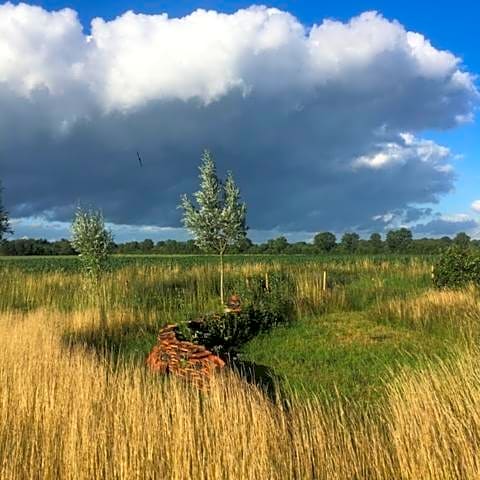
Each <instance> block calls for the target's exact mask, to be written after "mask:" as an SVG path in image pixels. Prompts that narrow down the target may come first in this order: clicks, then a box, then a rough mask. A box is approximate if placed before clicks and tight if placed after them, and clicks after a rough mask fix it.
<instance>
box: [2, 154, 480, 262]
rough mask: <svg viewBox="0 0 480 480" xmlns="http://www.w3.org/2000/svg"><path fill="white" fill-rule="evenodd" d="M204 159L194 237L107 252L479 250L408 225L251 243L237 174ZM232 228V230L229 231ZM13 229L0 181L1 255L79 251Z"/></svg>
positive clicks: (191, 220) (187, 208)
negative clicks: (416, 233) (220, 171)
mask: <svg viewBox="0 0 480 480" xmlns="http://www.w3.org/2000/svg"><path fill="white" fill-rule="evenodd" d="M202 162H203V163H202V166H201V167H200V172H201V175H200V179H201V190H200V191H199V192H197V193H196V194H195V197H196V199H197V202H199V204H200V206H201V208H200V209H197V208H196V207H195V206H194V204H193V203H192V202H191V201H190V200H189V199H188V197H186V196H184V197H182V204H181V207H182V208H183V210H184V217H183V222H184V225H185V227H186V228H187V229H188V230H189V231H190V232H191V233H193V235H194V237H195V239H192V240H187V241H178V240H161V241H158V242H156V243H155V242H154V241H153V240H152V239H149V238H147V239H145V240H143V241H140V242H139V241H130V242H125V243H118V244H117V243H115V242H114V241H113V239H112V238H110V240H109V242H110V245H109V248H108V250H109V252H110V253H113V254H159V255H161V254H164V255H172V254H189V255H192V254H202V253H208V252H210V251H211V253H220V254H221V256H223V253H224V252H225V251H226V248H227V247H228V253H231V254H388V253H397V254H437V253H440V252H442V251H444V250H445V249H447V248H448V247H450V246H452V245H457V246H459V247H462V248H468V247H477V248H480V240H472V239H471V238H470V237H469V236H468V235H467V234H466V233H465V232H460V233H458V234H456V235H455V237H454V238H451V237H448V236H444V237H441V238H420V239H414V238H413V234H412V231H411V230H409V229H407V228H399V229H396V230H390V231H389V232H387V234H386V236H385V239H382V236H381V235H380V234H379V233H372V234H371V235H370V237H369V238H368V239H362V238H361V237H360V235H359V234H358V233H355V232H347V233H344V234H343V236H342V237H341V238H340V239H337V237H336V236H335V234H334V233H332V232H320V233H317V234H316V235H315V236H314V238H313V242H305V241H303V242H294V243H290V242H289V241H288V239H287V238H286V237H285V236H279V237H277V238H274V239H270V240H267V241H266V242H264V243H253V242H252V241H251V240H250V239H249V238H248V237H247V236H246V230H247V227H246V226H245V212H246V207H245V204H242V203H241V202H240V191H239V189H238V188H237V187H236V185H235V183H234V181H233V177H232V176H231V174H229V175H228V176H227V181H226V182H225V185H224V186H223V185H222V182H221V181H220V180H219V179H218V178H217V176H216V170H215V163H214V160H213V158H212V157H211V155H210V153H209V152H208V151H205V152H204V154H203V156H202ZM222 189H225V191H223V190H222ZM220 199H221V201H220ZM222 209H223V210H222ZM237 217H238V218H237ZM212 219H214V224H212V225H210V223H211V222H212ZM226 220H228V221H226ZM102 222H103V219H102ZM202 222H203V223H202ZM235 222H236V223H238V225H236V224H235ZM102 224H103V223H102ZM217 224H218V225H217ZM233 226H235V228H233ZM232 228H233V230H232V231H231V232H230V229H232ZM210 231H214V232H215V235H214V236H213V237H212V235H207V236H206V237H205V238H203V237H204V236H205V235H203V233H204V232H210ZM202 232H203V233H202ZM11 233H13V230H12V228H11V226H10V223H9V216H8V212H7V211H6V210H5V208H4V207H3V203H2V185H1V182H0V255H9V256H31V255H76V254H77V253H78V251H77V250H75V247H74V245H73V243H72V241H71V240H68V239H61V240H56V241H48V240H45V239H32V238H27V239H24V238H22V239H14V240H7V239H6V238H5V237H6V236H7V235H8V234H11ZM210 237H212V238H210ZM230 237H231V238H230ZM218 242H220V244H221V245H220V247H221V248H220V249H219V248H217V247H218V245H217V243H218Z"/></svg>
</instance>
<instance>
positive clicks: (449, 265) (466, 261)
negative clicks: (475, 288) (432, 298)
mask: <svg viewBox="0 0 480 480" xmlns="http://www.w3.org/2000/svg"><path fill="white" fill-rule="evenodd" d="M433 282H434V284H435V286H437V287H439V288H449V287H450V288H460V287H464V286H465V285H467V284H469V283H474V284H476V285H480V255H479V254H478V252H476V251H474V250H471V249H468V248H463V247H460V246H457V245H454V246H452V247H450V248H448V249H447V250H446V251H445V252H444V253H443V254H442V255H441V257H440V259H439V260H438V262H437V264H436V265H435V267H434V270H433Z"/></svg>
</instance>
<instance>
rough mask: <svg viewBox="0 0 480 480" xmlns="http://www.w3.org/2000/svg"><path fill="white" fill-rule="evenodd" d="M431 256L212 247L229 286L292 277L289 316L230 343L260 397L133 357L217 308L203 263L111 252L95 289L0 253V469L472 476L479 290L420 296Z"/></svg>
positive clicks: (71, 274)
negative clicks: (236, 251)
mask: <svg viewBox="0 0 480 480" xmlns="http://www.w3.org/2000/svg"><path fill="white" fill-rule="evenodd" d="M434 260H435V259H434V258H431V257H414V256H377V257H360V256H355V257H353V256H351V257H349V256H338V257H321V256H318V257H317V256H300V255H299V256H296V255H295V256H261V255H259V256H241V255H238V256H231V257H228V258H227V265H226V282H227V283H226V288H227V291H228V292H230V293H233V292H236V291H239V290H241V289H242V287H243V286H244V285H245V281H246V279H247V278H250V277H252V276H264V275H265V273H268V274H269V275H270V277H271V278H275V275H279V277H278V278H283V277H281V276H280V274H281V275H284V276H285V275H286V276H288V278H289V279H290V280H291V283H290V284H289V291H288V292H287V293H288V295H289V296H290V298H291V301H292V304H293V314H292V319H291V322H289V323H288V324H286V325H283V326H278V327H276V328H274V329H272V330H270V331H268V332H264V333H262V334H261V335H259V336H257V337H256V338H254V339H252V340H251V341H249V342H248V343H247V344H245V345H242V347H241V358H242V359H243V360H244V361H245V362H251V363H253V364H255V365H257V366H259V367H261V369H262V370H263V371H264V372H266V373H265V374H266V375H268V376H269V378H270V379H271V380H272V384H273V386H274V389H273V392H272V391H265V390H264V389H263V388H262V387H261V386H259V385H258V384H255V383H252V382H247V381H246V380H244V379H243V378H242V377H241V376H240V375H239V374H237V373H236V372H232V371H229V372H226V373H225V374H222V375H220V376H218V377H216V378H215V379H213V380H212V383H211V385H210V386H209V389H208V390H207V391H199V390H198V389H196V388H195V387H193V386H192V385H189V384H188V383H184V382H182V381H180V380H178V379H175V378H159V377H157V376H155V375H152V374H151V373H150V372H148V371H147V370H146V369H145V366H144V360H145V356H146V355H147V353H148V351H149V350H150V348H151V347H152V345H153V344H154V343H155V338H156V335H157V333H158V330H159V329H160V328H161V327H162V326H163V325H166V324H168V323H177V322H183V321H185V320H188V319H191V318H195V317H196V316H198V315H201V314H202V313H205V312H211V311H215V310H218V302H219V300H218V296H219V290H218V287H219V286H218V267H217V261H216V258H215V257H210V256H198V257H195V256H165V257H163V256H156V257H148V256H118V257H113V259H112V263H111V268H110V269H109V272H107V274H106V275H105V277H104V278H103V279H102V282H101V283H100V285H99V286H98V288H97V289H96V291H95V295H92V292H91V290H89V289H86V288H85V287H84V282H83V281H82V276H81V274H80V272H79V269H78V264H77V262H76V259H75V258H72V257H65V258H52V257H45V258H6V257H5V258H0V351H1V355H0V478H2V479H4V478H5V479H17V478H18V479H24V478H25V479H36V478H38V479H50V478H52V479H53V478H72V479H74V478H75V479H81V478H104V479H117V478H118V479H137V478H138V479H151V478H161V479H163V478H169V479H170V478H171V479H189V478H200V479H230V478H231V479H244V478H245V479H308V478H311V479H346V478H355V479H392V478H402V479H454V478H459V479H465V478H467V479H468V478H478V477H479V476H480V460H479V458H480V414H479V413H478V412H479V410H478V402H479V401H480V373H479V371H478V367H477V366H478V362H479V360H480V349H479V348H478V346H477V345H478V339H479V334H480V318H479V317H480V308H479V307H480V295H479V292H478V291H477V290H476V289H475V288H473V287H471V288H468V289H464V290H457V291H448V290H435V289H434V288H433V286H432V281H431V265H432V262H433V261H434ZM324 271H327V275H328V276H327V279H328V288H327V290H326V291H324V290H323V288H322V278H323V272H324ZM272 288H273V287H272Z"/></svg>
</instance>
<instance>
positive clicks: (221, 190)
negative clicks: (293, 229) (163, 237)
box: [180, 151, 247, 305]
mask: <svg viewBox="0 0 480 480" xmlns="http://www.w3.org/2000/svg"><path fill="white" fill-rule="evenodd" d="M195 199H196V201H197V204H198V207H196V206H195V205H194V204H193V202H192V201H191V200H190V199H189V198H188V196H187V195H183V197H182V200H181V204H180V208H182V209H183V224H184V225H185V227H186V228H187V229H188V230H189V231H190V232H191V233H192V235H193V237H194V238H195V243H196V244H197V246H198V247H199V248H201V249H202V250H205V251H214V252H215V253H217V254H218V255H219V256H220V299H221V302H222V305H223V304H224V287H223V277H224V265H223V256H224V254H225V252H226V250H227V248H228V247H230V246H234V245H237V244H238V243H239V242H240V241H242V240H243V239H244V238H245V236H246V233H247V227H246V224H245V221H246V212H247V207H246V205H245V204H244V203H241V202H240V190H239V189H238V187H237V186H236V184H235V181H234V179H233V176H232V174H231V172H229V173H228V175H227V179H226V181H225V184H222V182H221V181H220V180H219V178H218V177H217V170H216V166H215V162H214V160H213V158H212V156H211V155H210V153H209V152H208V151H205V152H204V153H203V155H202V163H201V165H200V190H199V191H198V192H197V193H195Z"/></svg>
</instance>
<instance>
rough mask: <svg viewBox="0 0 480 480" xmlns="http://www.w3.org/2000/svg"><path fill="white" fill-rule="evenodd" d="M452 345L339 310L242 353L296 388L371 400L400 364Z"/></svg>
mask: <svg viewBox="0 0 480 480" xmlns="http://www.w3.org/2000/svg"><path fill="white" fill-rule="evenodd" d="M452 349H453V345H449V346H447V345H446V344H445V342H444V340H443V339H442V338H440V337H436V336H430V335H425V334H424V333H423V332H419V331H414V330H409V329H407V328H402V327H398V326H396V327H392V326H388V325H380V324H377V323H376V322H374V321H373V320H370V319H369V318H368V315H367V314H366V313H364V312H341V313H332V314H327V315H324V316H321V317H317V318H311V319H302V320H299V321H298V322H296V323H295V324H293V325H292V326H289V327H281V328H277V329H275V330H274V331H272V332H269V333H266V334H263V335H260V336H259V337H257V338H255V339H254V340H252V341H251V342H249V343H248V344H247V345H245V347H244V349H243V354H244V357H245V359H247V360H249V361H253V362H255V363H258V364H262V365H266V366H268V367H270V368H272V369H273V371H274V373H275V375H276V376H278V377H279V378H280V379H281V381H282V382H283V383H284V384H288V385H289V386H290V387H291V388H293V389H294V390H297V391H301V392H303V393H305V394H307V395H311V394H315V395H318V396H320V397H324V398H334V397H336V396H337V395H340V396H341V397H345V398H348V399H349V400H354V401H359V402H367V403H369V402H372V401H375V400H378V399H380V398H381V396H382V393H383V391H384V386H385V382H386V380H387V379H388V378H389V377H391V376H392V375H395V372H397V371H398V370H399V369H400V368H401V367H406V366H408V367H421V366H422V365H423V364H425V362H426V361H428V360H432V359H436V358H444V357H445V356H446V355H448V354H449V352H450V351H451V350H452Z"/></svg>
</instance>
